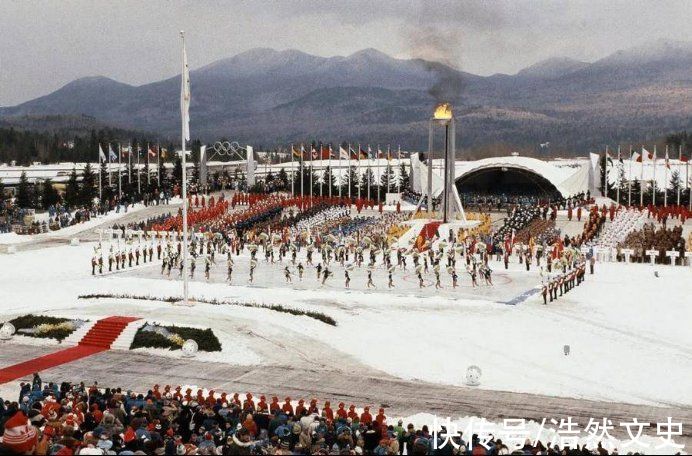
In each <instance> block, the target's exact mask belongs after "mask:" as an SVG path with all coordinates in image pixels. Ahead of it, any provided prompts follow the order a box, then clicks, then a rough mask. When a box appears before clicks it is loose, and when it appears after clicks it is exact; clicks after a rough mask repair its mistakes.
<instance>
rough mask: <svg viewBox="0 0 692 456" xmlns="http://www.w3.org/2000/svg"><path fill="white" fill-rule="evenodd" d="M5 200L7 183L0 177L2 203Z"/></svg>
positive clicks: (0, 201) (0, 200) (0, 199)
mask: <svg viewBox="0 0 692 456" xmlns="http://www.w3.org/2000/svg"><path fill="white" fill-rule="evenodd" d="M3 201H5V184H4V183H3V182H2V178H1V177H0V203H2V202H3Z"/></svg>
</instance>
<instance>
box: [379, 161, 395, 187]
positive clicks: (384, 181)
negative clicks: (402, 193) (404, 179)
mask: <svg viewBox="0 0 692 456" xmlns="http://www.w3.org/2000/svg"><path fill="white" fill-rule="evenodd" d="M380 185H381V186H382V189H383V190H384V192H385V193H391V192H395V191H396V175H395V174H394V170H393V169H392V167H391V165H390V164H389V163H387V167H386V168H385V170H384V173H382V176H381V177H380Z"/></svg>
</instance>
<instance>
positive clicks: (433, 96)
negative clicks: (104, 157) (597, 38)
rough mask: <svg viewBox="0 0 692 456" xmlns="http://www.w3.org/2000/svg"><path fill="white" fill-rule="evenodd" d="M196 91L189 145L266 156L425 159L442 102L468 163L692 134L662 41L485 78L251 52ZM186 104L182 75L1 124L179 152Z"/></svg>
mask: <svg viewBox="0 0 692 456" xmlns="http://www.w3.org/2000/svg"><path fill="white" fill-rule="evenodd" d="M190 79H191V85H192V104H191V112H190V117H191V132H192V136H193V137H197V138H200V139H202V140H205V141H213V140H216V139H219V138H222V137H223V138H230V139H233V140H238V141H240V142H246V143H249V144H255V145H262V146H265V147H272V146H275V145H287V144H288V143H291V142H293V143H300V142H310V141H312V140H318V141H325V142H334V143H340V142H342V141H349V142H352V143H357V142H359V143H363V144H365V143H367V144H372V145H373V146H374V145H375V144H383V145H384V144H392V145H395V144H396V145H401V146H402V148H405V149H423V148H425V147H426V145H427V125H428V119H429V117H430V114H431V112H432V110H433V107H434V105H435V104H436V103H437V102H440V101H448V102H450V103H452V105H453V106H454V110H455V115H456V117H457V122H458V127H457V132H458V133H457V135H458V141H459V144H460V146H461V147H462V148H465V149H467V150H471V149H475V150H481V149H485V150H490V149H492V148H493V147H499V146H500V145H502V146H503V147H511V148H517V149H520V148H523V149H524V150H526V149H531V148H532V147H537V145H538V143H543V142H550V143H551V148H553V151H555V152H558V151H559V152H561V153H563V154H578V153H584V152H586V151H589V150H596V149H600V148H602V146H603V145H604V144H614V143H619V142H627V141H630V142H634V143H639V142H642V141H645V140H646V139H651V138H657V137H659V136H661V135H662V134H665V133H668V132H672V131H678V130H685V129H687V130H690V129H692V42H675V41H657V42H654V43H651V44H649V45H646V46H640V47H635V48H631V49H627V50H623V51H618V52H616V53H614V54H612V55H609V56H607V57H605V58H603V59H600V60H597V61H595V62H591V63H589V62H582V61H578V60H573V59H568V58H551V59H548V60H545V61H542V62H538V63H536V64H534V65H531V66H529V67H527V68H525V69H523V70H521V71H519V72H518V73H517V74H514V75H507V74H495V75H491V76H478V75H474V74H470V73H466V72H463V71H459V70H457V69H455V68H452V67H449V66H446V65H444V64H441V63H438V62H434V61H427V60H423V59H397V58H393V57H391V56H389V55H386V54H384V53H382V52H379V51H377V50H374V49H364V50H362V51H359V52H356V53H354V54H351V55H349V56H346V57H342V56H337V57H318V56H314V55H310V54H306V53H304V52H300V51H297V50H285V51H276V50H273V49H266V48H257V49H252V50H250V51H247V52H243V53H241V54H238V55H235V56H233V57H230V58H226V59H222V60H218V61H216V62H214V63H211V64H209V65H206V66H204V67H202V68H199V69H196V70H193V71H191V75H190ZM179 92H180V77H179V76H176V77H172V78H169V79H165V80H162V81H158V82H153V83H150V84H145V85H141V86H132V85H128V84H124V83H121V82H118V81H114V80H112V79H109V78H107V77H102V76H98V77H86V78H81V79H78V80H75V81H73V82H70V83H69V84H67V85H65V86H64V87H62V88H60V89H58V90H56V91H55V92H53V93H50V94H48V95H46V96H43V97H40V98H36V99H34V100H31V101H27V102H25V103H22V104H19V105H17V106H12V107H4V108H0V120H2V121H3V122H5V123H8V122H9V123H11V122H12V121H13V120H17V121H18V120H20V119H27V118H41V119H51V118H54V117H53V116H72V117H74V116H88V117H89V118H93V119H95V120H96V121H98V122H100V123H103V124H108V125H111V126H114V127H119V128H124V129H129V130H139V131H149V132H156V133H157V134H158V135H160V136H161V137H162V138H172V139H175V138H177V137H178V135H179V129H180V112H179ZM24 121H25V122H26V120H24Z"/></svg>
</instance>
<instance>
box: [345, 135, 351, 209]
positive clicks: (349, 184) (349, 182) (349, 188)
mask: <svg viewBox="0 0 692 456" xmlns="http://www.w3.org/2000/svg"><path fill="white" fill-rule="evenodd" d="M346 160H347V162H346V166H348V178H347V182H348V205H349V206H350V205H351V143H348V158H347V159H346Z"/></svg>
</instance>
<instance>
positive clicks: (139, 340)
mask: <svg viewBox="0 0 692 456" xmlns="http://www.w3.org/2000/svg"><path fill="white" fill-rule="evenodd" d="M145 326H146V325H145ZM163 328H165V329H167V330H168V331H170V332H171V333H175V334H178V335H179V336H180V337H182V338H183V340H188V339H192V340H194V341H195V342H197V346H198V347H199V350H200V351H205V352H215V351H221V342H219V339H218V338H217V337H216V335H215V334H214V332H213V331H212V330H211V329H208V328H207V329H197V328H188V327H185V326H163ZM134 348H167V349H171V350H180V348H181V347H180V345H178V344H176V343H175V342H173V341H171V340H169V339H168V338H167V337H165V336H163V335H161V334H159V333H157V332H153V331H144V327H142V328H140V329H139V330H138V331H137V333H136V334H135V338H134V340H133V341H132V345H130V350H132V349H134Z"/></svg>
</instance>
